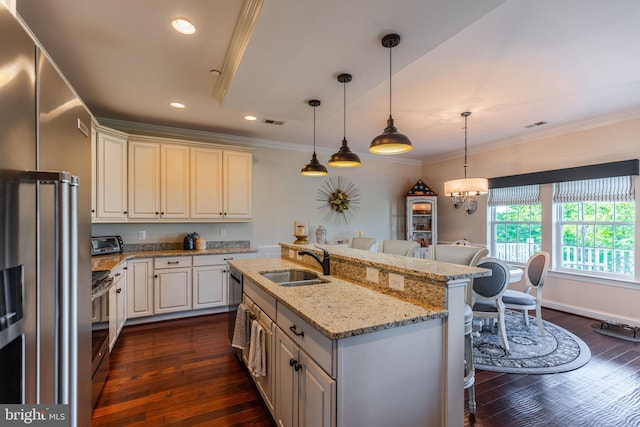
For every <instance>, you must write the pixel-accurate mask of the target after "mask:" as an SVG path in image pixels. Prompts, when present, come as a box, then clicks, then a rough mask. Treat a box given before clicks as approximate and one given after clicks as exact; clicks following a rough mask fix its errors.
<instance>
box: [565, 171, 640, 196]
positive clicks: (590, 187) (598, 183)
mask: <svg viewBox="0 0 640 427" xmlns="http://www.w3.org/2000/svg"><path fill="white" fill-rule="evenodd" d="M633 182H634V177H633V176H615V177H610V178H598V179H586V180H583V181H567V182H557V183H555V184H554V186H553V201H554V202H556V203H574V202H585V201H596V202H632V201H634V200H635V188H634V183H633Z"/></svg>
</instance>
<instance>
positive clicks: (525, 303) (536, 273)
mask: <svg viewBox="0 0 640 427" xmlns="http://www.w3.org/2000/svg"><path fill="white" fill-rule="evenodd" d="M550 258H551V257H550V255H549V253H548V252H545V251H540V252H536V253H535V254H533V255H531V257H530V258H529V260H528V261H527V266H526V267H525V269H524V280H525V284H526V286H525V288H524V290H523V291H516V290H513V289H507V290H506V291H505V293H504V295H502V302H503V303H504V306H505V308H508V309H511V310H522V316H523V317H524V324H525V325H527V326H529V310H535V311H536V319H537V320H538V329H540V334H541V335H543V336H544V335H545V332H544V325H543V324H542V286H543V285H544V279H545V278H546V277H547V271H548V270H549V261H550ZM532 290H533V291H535V297H534V296H533V295H531V291H532Z"/></svg>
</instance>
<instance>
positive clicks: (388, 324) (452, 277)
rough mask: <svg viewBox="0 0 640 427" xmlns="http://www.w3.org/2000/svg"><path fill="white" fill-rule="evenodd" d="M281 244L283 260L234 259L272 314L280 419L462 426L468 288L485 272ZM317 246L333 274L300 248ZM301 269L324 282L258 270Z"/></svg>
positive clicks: (249, 294) (251, 292)
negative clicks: (283, 280)
mask: <svg viewBox="0 0 640 427" xmlns="http://www.w3.org/2000/svg"><path fill="white" fill-rule="evenodd" d="M281 248H282V250H281V255H282V256H281V258H279V259H278V258H262V259H241V260H233V261H231V262H230V265H231V266H232V267H233V268H235V269H236V270H238V271H239V272H241V273H242V274H243V277H244V284H245V297H246V299H245V301H249V302H250V304H254V305H256V306H258V308H259V309H260V311H261V313H263V314H266V315H267V317H268V318H270V319H271V321H273V325H274V326H273V340H272V343H273V345H272V348H271V354H270V356H271V357H270V358H271V359H272V361H273V363H272V364H270V365H269V366H268V367H271V369H272V370H273V372H270V373H268V375H270V376H271V378H270V380H269V381H267V382H266V384H268V385H269V386H270V387H273V391H272V394H271V395H267V396H266V398H265V400H267V399H270V400H271V402H267V406H268V407H269V408H270V409H271V410H272V413H273V414H274V417H275V418H276V420H277V422H279V423H280V424H281V425H284V426H289V425H292V426H293V425H307V426H310V425H328V426H340V427H348V426H363V425H366V426H389V425H394V426H439V425H450V426H457V425H463V414H464V406H463V405H464V402H463V401H464V390H463V387H462V380H463V376H464V374H463V366H464V365H463V349H464V332H463V331H464V294H465V286H466V284H467V283H468V282H469V280H470V279H471V278H473V277H479V276H486V275H488V274H490V273H489V272H488V271H487V270H484V269H479V268H473V267H466V266H459V265H453V264H446V263H440V262H435V261H428V260H420V259H413V258H407V257H402V256H395V255H388V254H379V253H373V252H368V251H361V250H357V249H350V248H343V247H339V248H336V247H332V246H328V245H317V246H312V245H292V244H288V243H282V244H281ZM319 248H320V249H319ZM321 249H326V250H327V251H328V252H329V253H330V256H331V264H330V266H331V267H330V268H331V275H330V276H324V275H322V274H321V270H320V268H319V267H320V265H319V263H318V262H317V261H316V260H314V259H313V258H311V257H309V256H300V255H298V252H299V251H301V250H310V251H313V252H314V253H316V254H317V255H318V256H320V257H321V256H322V250H321ZM294 268H295V269H300V268H303V269H310V270H315V271H316V272H318V274H319V276H320V278H321V279H324V280H328V282H327V283H321V284H315V285H309V286H296V287H286V286H280V285H278V284H276V283H274V282H272V281H271V280H269V279H267V278H265V277H264V276H262V274H261V273H262V272H265V271H281V270H287V269H294ZM319 271H320V272H319ZM265 306H266V307H265ZM268 353H269V352H268ZM298 371H300V373H298ZM260 381H262V380H261V379H260V377H258V378H257V382H258V383H259V382H260ZM258 388H259V390H261V393H263V397H265V393H264V392H263V389H264V387H262V388H261V387H260V386H259V387H258ZM267 394H268V393H267Z"/></svg>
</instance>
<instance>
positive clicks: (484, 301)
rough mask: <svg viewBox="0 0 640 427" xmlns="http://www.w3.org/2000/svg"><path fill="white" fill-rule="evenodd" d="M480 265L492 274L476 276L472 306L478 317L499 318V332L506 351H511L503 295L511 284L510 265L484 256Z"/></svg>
mask: <svg viewBox="0 0 640 427" xmlns="http://www.w3.org/2000/svg"><path fill="white" fill-rule="evenodd" d="M478 267H480V268H486V269H489V270H491V276H486V277H476V278H475V279H474V280H473V296H472V302H473V304H472V308H473V317H474V318H476V319H497V320H498V333H499V335H500V338H501V339H502V344H503V346H504V350H505V353H507V354H508V353H509V342H508V340H507V331H506V328H505V321H504V309H505V306H504V303H503V302H502V295H503V294H504V292H505V291H506V289H507V285H508V284H509V266H508V265H507V264H505V262H504V261H502V260H499V259H497V258H484V259H482V260H480V262H479V263H478Z"/></svg>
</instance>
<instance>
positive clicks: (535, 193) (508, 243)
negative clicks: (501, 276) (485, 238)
mask: <svg viewBox="0 0 640 427" xmlns="http://www.w3.org/2000/svg"><path fill="white" fill-rule="evenodd" d="M488 203H489V206H490V207H491V208H490V215H491V217H490V218H491V220H490V226H489V229H490V233H491V235H490V238H489V241H490V244H491V253H492V254H494V255H493V256H495V257H497V258H500V259H502V260H504V261H507V262H515V263H522V264H525V263H526V262H527V260H528V259H529V257H530V256H531V255H533V254H534V253H535V252H538V251H540V250H541V243H542V206H541V205H540V186H539V185H526V186H519V187H507V188H496V189H491V190H490V191H489V200H488Z"/></svg>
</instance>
